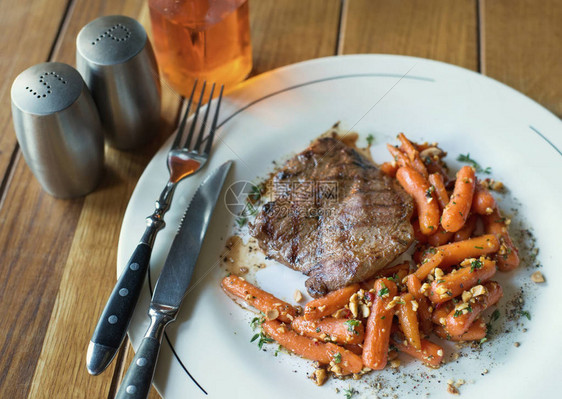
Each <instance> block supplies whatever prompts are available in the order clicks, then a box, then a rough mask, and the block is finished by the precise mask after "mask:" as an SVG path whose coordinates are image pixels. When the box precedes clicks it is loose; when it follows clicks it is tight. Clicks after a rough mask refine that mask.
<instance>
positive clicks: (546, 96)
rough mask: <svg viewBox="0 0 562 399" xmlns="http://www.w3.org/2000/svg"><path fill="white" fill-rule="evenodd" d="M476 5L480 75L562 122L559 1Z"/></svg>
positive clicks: (502, 1)
mask: <svg viewBox="0 0 562 399" xmlns="http://www.w3.org/2000/svg"><path fill="white" fill-rule="evenodd" d="M480 4H481V7H480V12H481V14H482V26H481V30H482V37H483V46H482V49H483V51H482V53H483V54H482V65H483V71H482V72H483V73H485V74H486V75H488V76H490V77H492V78H495V79H497V80H499V81H501V82H504V83H506V84H507V85H509V86H511V87H513V88H515V89H516V90H519V91H521V92H523V93H525V94H526V95H528V96H529V97H531V98H533V99H534V100H536V101H538V102H539V103H541V104H542V105H544V106H545V107H546V108H548V109H550V110H551V111H552V112H554V113H555V114H556V115H558V116H559V117H562V67H561V66H562V2H561V1H559V0H544V1H541V2H536V1H534V0H519V1H515V2H514V1H509V0H493V1H486V0H482V1H481V3H480Z"/></svg>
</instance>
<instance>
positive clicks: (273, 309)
mask: <svg viewBox="0 0 562 399" xmlns="http://www.w3.org/2000/svg"><path fill="white" fill-rule="evenodd" d="M221 287H222V289H223V290H224V291H225V292H226V293H227V294H230V295H233V296H235V297H238V298H240V299H243V300H244V301H246V302H247V303H248V305H250V306H253V307H255V308H256V309H258V310H261V311H262V312H263V313H264V314H265V316H266V318H267V319H268V320H269V319H279V320H281V321H283V322H285V323H290V322H291V320H293V319H294V318H295V317H297V310H296V309H295V308H294V307H293V306H291V305H290V304H288V303H287V302H284V301H282V300H280V299H278V298H276V297H274V296H273V295H271V294H270V293H269V292H265V291H263V290H261V289H259V288H258V287H256V286H255V285H253V284H250V283H248V282H247V281H246V280H244V279H243V278H241V277H238V276H235V275H234V274H231V275H230V276H226V277H225V278H223V279H222V282H221Z"/></svg>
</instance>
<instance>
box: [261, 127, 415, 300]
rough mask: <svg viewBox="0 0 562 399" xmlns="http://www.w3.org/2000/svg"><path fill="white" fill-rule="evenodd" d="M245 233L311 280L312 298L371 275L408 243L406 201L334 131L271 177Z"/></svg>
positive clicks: (409, 207)
mask: <svg viewBox="0 0 562 399" xmlns="http://www.w3.org/2000/svg"><path fill="white" fill-rule="evenodd" d="M269 183H270V184H269V185H268V187H269V188H268V194H269V197H270V201H269V202H267V203H265V204H264V205H263V206H262V207H261V209H260V210H259V213H258V215H257V216H256V219H255V221H254V223H253V224H251V225H250V233H251V234H252V235H253V236H254V237H256V238H257V239H258V242H259V245H260V247H261V248H262V250H263V251H264V252H265V253H266V255H267V256H269V257H271V258H273V259H275V260H277V261H279V262H281V263H283V264H285V265H287V266H289V267H291V268H292V269H295V270H298V271H300V272H302V273H304V274H306V275H308V276H310V278H309V279H308V280H307V281H306V287H307V289H308V291H309V293H310V294H311V295H312V296H313V297H318V296H321V295H324V294H326V293H327V292H328V291H333V290H336V289H338V288H342V287H344V286H346V285H349V284H352V283H356V282H360V281H363V280H366V279H368V278H370V277H372V276H373V275H374V274H375V273H376V272H377V271H378V270H379V269H381V268H383V267H384V266H386V265H388V264H389V263H390V262H392V261H393V260H394V259H395V258H396V257H397V256H398V255H400V254H401V253H402V252H404V251H405V250H406V249H407V248H408V247H409V246H410V244H411V243H412V241H413V230H412V226H411V224H410V217H411V216H412V211H413V202H412V199H411V198H410V196H409V195H408V194H407V193H406V192H405V191H404V190H403V189H402V188H401V187H400V186H399V185H398V183H397V182H396V181H395V180H393V179H391V178H389V177H387V176H385V175H384V174H383V173H382V172H381V171H380V170H379V169H378V168H377V167H376V166H375V165H374V164H373V163H372V162H371V161H370V160H369V159H367V158H366V157H365V156H363V155H361V154H360V153H359V152H358V151H357V150H355V149H353V148H352V147H350V146H347V145H346V144H344V143H342V141H340V140H339V139H338V137H337V135H335V134H333V135H331V136H324V137H321V138H318V139H316V140H315V141H314V142H313V143H312V144H311V145H310V146H309V147H308V148H307V149H306V150H305V151H303V152H301V153H300V154H298V155H296V156H295V157H293V158H292V159H290V160H289V161H287V162H286V164H285V165H284V166H283V167H282V168H281V169H280V170H279V171H278V172H277V173H276V174H275V175H274V176H273V177H272V179H271V180H270V182H269Z"/></svg>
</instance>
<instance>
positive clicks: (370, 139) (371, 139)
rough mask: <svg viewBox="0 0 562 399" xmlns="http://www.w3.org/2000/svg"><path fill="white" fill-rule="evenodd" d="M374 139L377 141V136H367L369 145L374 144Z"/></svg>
mask: <svg viewBox="0 0 562 399" xmlns="http://www.w3.org/2000/svg"><path fill="white" fill-rule="evenodd" d="M373 141H375V138H374V137H373V135H372V134H370V135H368V136H367V145H368V146H369V147H370V146H371V144H373Z"/></svg>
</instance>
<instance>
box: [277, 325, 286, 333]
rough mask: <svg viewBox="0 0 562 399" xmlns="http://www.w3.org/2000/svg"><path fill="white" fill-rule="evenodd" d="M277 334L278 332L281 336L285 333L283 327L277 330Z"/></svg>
mask: <svg viewBox="0 0 562 399" xmlns="http://www.w3.org/2000/svg"><path fill="white" fill-rule="evenodd" d="M277 332H280V333H281V334H283V333H284V332H285V327H284V326H280V327H279V328H278V329H277Z"/></svg>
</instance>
